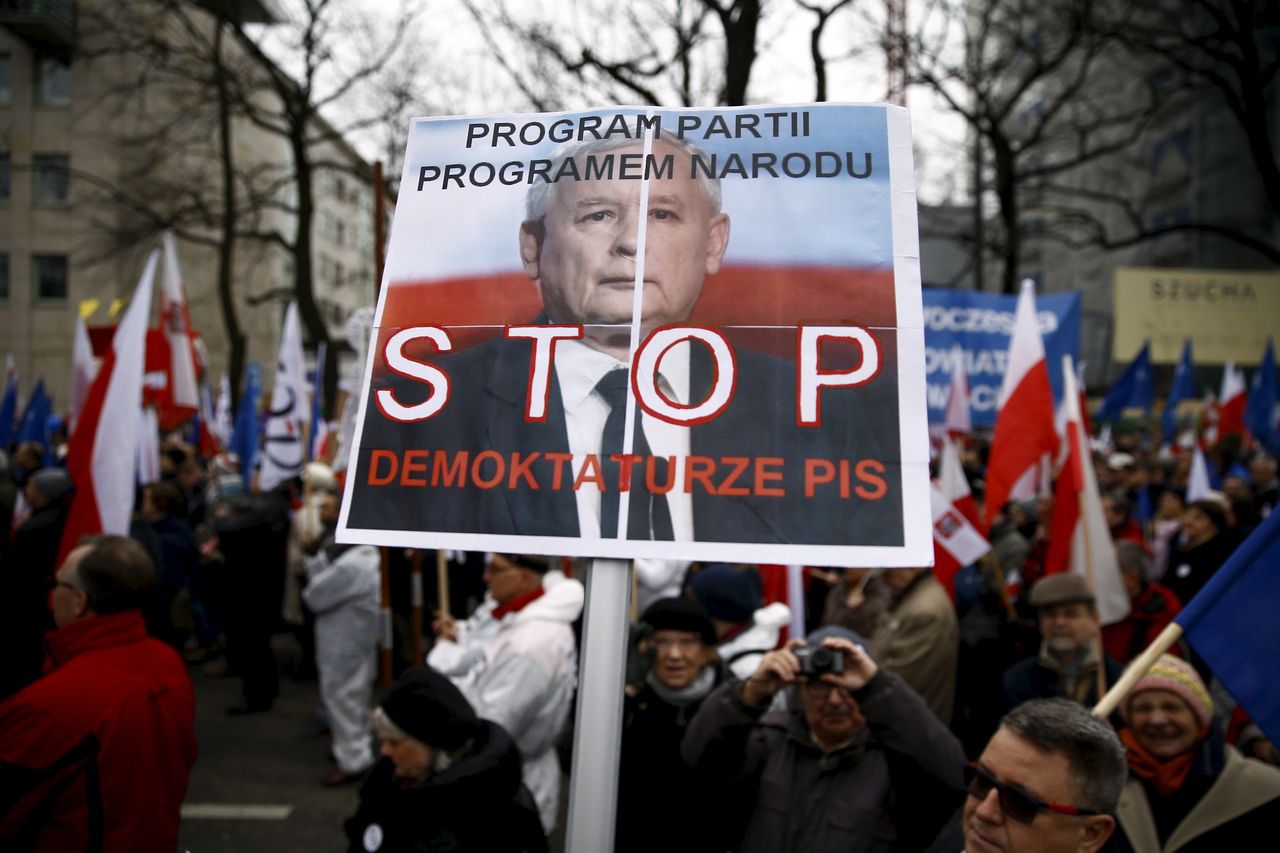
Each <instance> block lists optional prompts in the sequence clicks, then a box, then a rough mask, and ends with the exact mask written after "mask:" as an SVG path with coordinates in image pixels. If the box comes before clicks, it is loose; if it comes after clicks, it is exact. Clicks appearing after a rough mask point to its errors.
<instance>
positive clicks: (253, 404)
mask: <svg viewBox="0 0 1280 853" xmlns="http://www.w3.org/2000/svg"><path fill="white" fill-rule="evenodd" d="M261 395H262V367H261V366H260V365H258V364H257V363H256V362H252V361H251V362H249V364H248V365H246V367H245V383H244V392H243V393H242V394H241V395H240V408H239V409H237V410H236V422H235V427H234V429H233V430H232V432H231V451H232V452H233V453H235V454H236V455H237V456H239V457H240V473H241V475H242V476H243V477H244V487H245V488H246V489H247V488H249V483H250V482H251V481H252V480H253V465H254V462H256V461H257V458H258V445H259V435H260V433H259V424H258V397H260V396H261Z"/></svg>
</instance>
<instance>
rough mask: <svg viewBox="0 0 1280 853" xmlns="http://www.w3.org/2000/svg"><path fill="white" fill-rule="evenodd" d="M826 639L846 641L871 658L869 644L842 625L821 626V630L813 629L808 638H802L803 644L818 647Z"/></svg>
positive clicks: (859, 635) (855, 632)
mask: <svg viewBox="0 0 1280 853" xmlns="http://www.w3.org/2000/svg"><path fill="white" fill-rule="evenodd" d="M827 637H838V638H840V639H841V640H848V641H849V642H851V643H853V644H854V645H855V646H858V647H859V648H861V649H862V650H863V651H864V652H866V653H867V657H871V644H870V643H868V642H867V639H866V638H865V637H863V636H862V635H861V634H859V633H858V632H857V631H852V630H850V629H849V628H846V627H844V626H843V625H823V626H822V627H821V628H815V629H813V630H812V631H810V632H809V636H807V637H805V638H804V642H805V645H807V646H820V645H822V641H823V640H825V639H827ZM873 660H874V658H873Z"/></svg>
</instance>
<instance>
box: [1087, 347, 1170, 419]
mask: <svg viewBox="0 0 1280 853" xmlns="http://www.w3.org/2000/svg"><path fill="white" fill-rule="evenodd" d="M1154 401H1155V387H1154V385H1152V382H1151V342H1150V341H1147V342H1146V343H1145V344H1143V345H1142V349H1140V350H1138V354H1137V355H1135V356H1134V357H1133V361H1131V362H1129V366H1128V367H1126V368H1125V369H1124V373H1122V374H1120V378H1119V379H1117V380H1116V383H1115V384H1114V385H1112V386H1111V390H1110V391H1108V392H1107V396H1106V398H1105V399H1103V401H1102V405H1101V406H1099V407H1098V411H1097V412H1096V413H1095V414H1094V416H1093V417H1094V418H1095V419H1096V420H1100V421H1114V420H1118V419H1119V418H1120V416H1121V415H1122V414H1124V410H1125V409H1142V411H1144V412H1146V413H1148V414H1149V413H1150V412H1151V404H1152V403H1153V402H1154Z"/></svg>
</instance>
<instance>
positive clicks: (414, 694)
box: [382, 666, 480, 751]
mask: <svg viewBox="0 0 1280 853" xmlns="http://www.w3.org/2000/svg"><path fill="white" fill-rule="evenodd" d="M382 712H383V713H384V714H386V715H387V717H388V718H389V719H390V720H391V722H393V723H395V724H396V726H398V727H399V728H400V729H401V730H402V731H404V733H405V734H407V735H409V736H410V737H413V738H416V739H417V740H420V741H422V742H423V743H425V744H427V745H428V746H434V747H439V748H440V749H444V750H450V751H451V750H454V749H457V748H458V747H460V746H462V745H463V744H464V743H466V742H467V741H468V740H470V739H471V738H472V737H474V736H475V734H476V732H477V731H478V730H479V728H480V719H479V718H478V717H477V716H476V712H475V711H474V710H473V709H472V707H471V704H470V703H469V702H467V700H466V697H464V696H463V695H462V693H461V692H460V691H459V690H458V688H457V687H454V686H453V682H451V681H450V680H449V679H448V678H447V677H445V676H444V675H442V674H440V673H439V672H437V671H436V670H434V669H432V668H430V667H426V666H423V667H414V668H413V669H408V670H405V673H404V674H403V675H402V676H400V680H399V681H397V682H396V684H395V686H394V687H392V688H391V692H390V693H388V694H387V698H385V699H383V700H382Z"/></svg>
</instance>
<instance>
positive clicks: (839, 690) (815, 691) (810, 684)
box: [804, 678, 850, 699]
mask: <svg viewBox="0 0 1280 853" xmlns="http://www.w3.org/2000/svg"><path fill="white" fill-rule="evenodd" d="M804 692H805V693H807V694H809V696H811V697H813V698H814V699H826V698H827V697H828V696H831V695H833V694H834V695H837V696H839V697H840V698H842V699H848V698H850V697H849V691H847V690H845V689H844V688H843V687H841V686H840V685H839V684H832V683H831V682H829V681H819V680H818V679H816V678H815V679H813V680H812V681H806V682H804Z"/></svg>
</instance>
